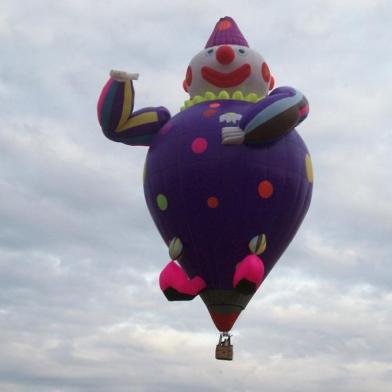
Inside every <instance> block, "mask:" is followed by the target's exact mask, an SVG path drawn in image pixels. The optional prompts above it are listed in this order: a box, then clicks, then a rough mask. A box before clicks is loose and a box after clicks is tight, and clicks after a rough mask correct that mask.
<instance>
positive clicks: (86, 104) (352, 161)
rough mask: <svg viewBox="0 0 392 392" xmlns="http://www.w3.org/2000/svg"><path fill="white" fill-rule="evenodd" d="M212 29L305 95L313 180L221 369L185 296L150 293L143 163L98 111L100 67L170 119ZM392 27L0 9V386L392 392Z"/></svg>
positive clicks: (199, 314)
mask: <svg viewBox="0 0 392 392" xmlns="http://www.w3.org/2000/svg"><path fill="white" fill-rule="evenodd" d="M225 15H229V16H232V17H234V19H235V20H236V21H237V23H238V25H239V27H240V28H241V30H242V32H243V33H244V35H245V37H246V38H247V40H248V42H249V44H250V46H251V47H252V48H254V49H256V50H258V51H259V52H260V53H261V54H262V55H263V56H264V57H265V58H266V60H267V61H268V63H269V65H270V68H271V71H272V73H273V74H274V76H275V79H276V82H277V85H290V86H293V87H296V88H298V89H299V90H301V91H303V92H304V93H305V95H306V96H307V97H308V99H309V102H310V108H311V112H310V115H309V117H308V119H307V120H306V121H305V122H304V123H303V124H301V126H300V127H299V128H298V131H299V132H300V134H301V135H302V137H303V139H304V140H305V142H306V144H307V146H308V148H309V150H310V152H311V154H312V158H313V164H314V172H315V185H314V194H313V201H312V204H311V207H310V210H309V213H308V215H307V217H306V219H305V221H304V224H303V225H302V227H301V229H300V231H299V232H298V235H297V236H296V238H295V239H294V241H293V242H292V244H291V245H290V247H289V249H288V251H287V252H286V253H285V254H284V255H283V257H282V258H281V260H280V261H279V263H278V264H277V266H276V267H275V268H274V270H273V271H272V273H271V274H270V275H269V277H268V279H267V280H266V281H265V282H264V284H263V287H262V289H261V290H259V291H258V292H257V294H256V295H255V297H254V298H253V300H252V302H251V303H250V304H249V306H248V308H247V310H246V311H245V312H243V314H242V315H241V317H240V319H239V320H238V322H237V323H236V325H235V328H234V329H233V334H234V344H235V347H234V349H235V354H234V355H235V359H234V361H233V362H222V361H216V360H215V359H214V349H215V344H216V342H217V332H216V330H215V328H214V326H213V324H212V322H211V320H210V318H209V315H208V312H207V310H206V308H205V306H204V304H203V303H202V301H201V300H200V299H196V300H194V301H192V302H187V303H169V302H167V301H166V299H165V298H164V296H163V295H162V293H161V291H160V289H159V285H158V276H159V272H160V271H161V269H162V268H163V267H164V265H165V264H166V263H167V261H168V254H167V249H166V246H165V245H164V243H163V241H162V240H161V238H160V236H159V234H158V232H157V230H156V229H155V227H154V225H153V222H152V219H151V218H150V216H149V213H148V210H147V208H146V206H145V202H144V196H143V189H142V181H141V178H142V168H143V163H144V157H145V155H146V151H147V150H146V149H145V148H142V147H133V148H132V147H128V146H125V145H122V144H116V143H113V142H110V141H109V140H107V139H105V137H104V136H103V134H102V133H101V131H100V128H99V126H98V123H97V119H96V109H95V108H96V101H97V98H98V95H99V93H100V90H101V88H102V86H103V84H104V83H105V81H106V80H107V75H108V72H109V70H110V69H111V68H115V69H123V70H126V71H129V72H139V73H140V79H139V80H138V81H137V82H136V83H135V88H136V94H137V101H136V107H137V108H142V107H144V106H158V105H164V106H166V107H168V108H169V109H170V111H171V112H172V114H174V113H176V112H177V111H178V108H179V107H180V106H181V105H182V103H183V101H184V100H185V99H186V98H187V97H186V94H185V93H184V91H183V90H182V87H181V86H182V80H183V79H184V74H185V70H186V67H187V65H188V62H189V60H190V59H191V58H192V57H193V55H195V54H196V53H197V52H198V51H199V50H201V49H202V48H203V47H204V45H205V43H206V41H207V39H208V37H209V35H210V33H211V31H212V29H213V27H214V25H215V23H216V22H217V20H218V19H219V17H222V16H225ZM391 20H392V3H391V1H389V0H385V1H383V0H344V1H342V0H308V1H306V0H293V1H287V0H274V1H256V0H255V1H229V0H215V1H205V0H198V1H195V2H192V1H179V0H173V1H163V0H159V1H158V0H156V1H154V0H143V1H139V0H130V1H116V0H112V1H101V0H69V1H64V0H63V1H61V0H59V1H51V0H36V1H34V0H31V1H16V0H1V2H0V154H1V155H0V157H1V158H0V159H1V160H0V162H1V164H0V201H1V203H0V390H1V391H2V392H22V391H28V392H83V391H94V392H107V391H113V392H117V391H118V392H123V391H124V392H125V391H132V392H133V391H142V392H145V391H148V392H150V391H154V392H155V391H157V392H161V391H162V392H165V391H178V392H182V391H206V392H217V391H226V392H227V391H229V392H231V391H233V392H234V391H238V390H242V391H244V392H255V391H260V390H263V391H269V392H282V391H283V392H294V391H301V392H314V391H320V392H324V391H325V392H327V391H328V392H329V391H331V390H332V391H337V392H340V391H342V392H343V391H344V392H370V391H377V392H389V391H391V390H392V339H391V325H392V268H391V262H392V246H391V241H392V203H391V200H392V187H391V180H392V178H391V174H390V171H391V169H390V168H391V167H392V158H391V153H390V149H391V147H392V130H391V101H390V93H391V91H392V82H391V79H392V78H391V68H392V50H391V43H392V30H391V27H390V21H391ZM388 168H389V169H388Z"/></svg>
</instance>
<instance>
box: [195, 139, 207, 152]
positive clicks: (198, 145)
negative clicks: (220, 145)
mask: <svg viewBox="0 0 392 392" xmlns="http://www.w3.org/2000/svg"><path fill="white" fill-rule="evenodd" d="M207 146H208V142H207V140H206V139H204V138H203V137H197V138H196V139H195V140H194V141H193V142H192V151H193V152H194V153H195V154H202V153H203V152H204V151H205V150H207Z"/></svg>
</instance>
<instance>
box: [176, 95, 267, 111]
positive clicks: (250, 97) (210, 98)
mask: <svg viewBox="0 0 392 392" xmlns="http://www.w3.org/2000/svg"><path fill="white" fill-rule="evenodd" d="M264 97H265V96H260V95H257V94H256V93H250V94H248V95H244V94H243V93H242V91H239V90H237V91H234V93H233V94H232V95H231V96H230V94H229V93H228V92H227V91H226V90H222V91H220V92H219V93H218V94H215V93H213V92H211V91H207V92H206V93H205V94H204V95H195V96H194V97H193V98H190V99H188V100H187V101H185V102H184V105H183V106H182V107H181V111H182V110H185V109H188V108H190V107H191V106H193V105H196V104H198V103H201V102H206V101H215V100H217V99H233V100H236V101H246V102H252V103H256V102H257V101H260V100H261V99H263V98H264Z"/></svg>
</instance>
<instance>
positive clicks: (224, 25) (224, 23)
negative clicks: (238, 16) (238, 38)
mask: <svg viewBox="0 0 392 392" xmlns="http://www.w3.org/2000/svg"><path fill="white" fill-rule="evenodd" d="M230 27H231V22H230V21H229V20H222V21H221V22H219V24H218V30H219V31H222V30H227V29H229V28H230Z"/></svg>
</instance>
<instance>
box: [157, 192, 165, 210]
mask: <svg viewBox="0 0 392 392" xmlns="http://www.w3.org/2000/svg"><path fill="white" fill-rule="evenodd" d="M157 204H158V207H159V209H160V210H162V211H165V210H166V209H167V199H166V196H165V195H164V194H162V193H160V194H159V195H158V196H157Z"/></svg>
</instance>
